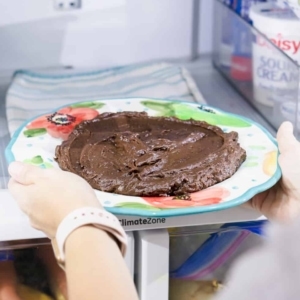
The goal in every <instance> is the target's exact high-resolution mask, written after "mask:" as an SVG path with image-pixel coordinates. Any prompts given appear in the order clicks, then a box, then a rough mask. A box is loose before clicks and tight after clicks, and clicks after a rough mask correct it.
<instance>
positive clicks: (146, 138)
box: [56, 112, 246, 196]
mask: <svg viewBox="0 0 300 300" xmlns="http://www.w3.org/2000/svg"><path fill="white" fill-rule="evenodd" d="M245 159H246V152H245V150H244V149H242V148H241V147H240V146H239V144H238V134H237V132H229V133H224V132H223V131H222V130H221V129H220V128H219V127H217V126H212V125H209V124H207V123H206V122H202V121H194V120H187V121H182V120H179V119H177V118H173V117H172V118H166V117H150V116H148V115H147V114H146V113H144V112H121V113H103V114H100V115H99V116H97V117H96V118H94V119H93V120H89V121H84V122H82V123H80V124H79V125H77V126H76V128H75V129H74V131H73V132H72V133H71V134H70V136H69V138H68V139H67V140H66V141H64V142H63V143H62V144H61V145H59V146H57V148H56V160H57V162H58V164H59V166H60V167H61V168H62V169H63V170H67V171H70V172H73V173H76V174H78V175H80V176H81V177H83V178H85V179H86V180H87V181H88V182H89V183H90V185H91V186H92V187H93V188H95V189H98V190H101V191H104V192H110V193H116V194H123V195H131V196H166V195H170V196H172V195H175V196H176V195H184V194H188V193H192V192H196V191H199V190H202V189H205V188H207V187H209V186H212V185H214V184H216V183H218V182H221V181H223V180H225V179H227V178H229V177H231V176H232V175H233V174H234V173H235V172H236V171H237V169H238V168H239V167H240V165H241V164H242V163H243V161H244V160H245Z"/></svg>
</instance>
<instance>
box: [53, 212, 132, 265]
mask: <svg viewBox="0 0 300 300" xmlns="http://www.w3.org/2000/svg"><path fill="white" fill-rule="evenodd" d="M81 227H83V229H82V230H80V231H79V228H81ZM89 227H94V230H91V229H89V230H88V234H87V236H82V235H81V236H82V238H81V239H80V240H78V243H79V245H81V244H82V243H84V247H87V245H90V243H91V242H92V238H91V235H92V236H93V235H95V234H96V232H97V233H98V235H99V233H100V232H102V234H101V235H102V236H103V235H105V236H106V239H107V237H108V234H109V235H111V236H113V237H114V238H115V240H116V241H117V242H118V245H119V250H120V251H121V253H122V255H125V252H126V246H127V236H126V234H125V231H124V229H123V228H122V226H121V225H120V223H119V220H118V219H117V218H116V217H115V216H114V215H112V214H111V213H109V212H107V211H105V210H102V209H96V208H93V207H82V208H80V209H77V210H74V211H73V212H71V213H70V214H68V215H67V216H66V217H65V218H64V219H63V221H62V222H61V224H60V225H59V227H58V229H57V232H56V236H55V239H53V240H52V246H53V250H54V253H55V256H56V259H57V260H58V263H59V265H60V266H61V267H62V268H64V263H65V247H66V240H67V239H68V238H69V236H70V235H71V234H72V233H74V235H73V236H74V237H76V236H77V234H76V233H75V231H77V233H78V232H82V231H85V230H86V228H89ZM99 229H100V230H99ZM98 238H99V237H98ZM71 240H72V239H71ZM110 240H111V239H110Z"/></svg>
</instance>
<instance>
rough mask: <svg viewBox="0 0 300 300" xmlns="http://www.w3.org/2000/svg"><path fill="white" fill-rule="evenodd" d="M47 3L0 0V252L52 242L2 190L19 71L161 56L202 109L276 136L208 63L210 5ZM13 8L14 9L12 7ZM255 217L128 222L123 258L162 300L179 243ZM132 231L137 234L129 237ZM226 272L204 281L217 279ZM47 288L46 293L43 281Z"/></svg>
mask: <svg viewBox="0 0 300 300" xmlns="http://www.w3.org/2000/svg"><path fill="white" fill-rule="evenodd" d="M54 2H55V1H52V0H47V1H43V4H42V2H41V1H38V0H26V1H25V0H24V1H22V4H20V3H17V1H10V3H9V5H8V4H7V2H6V1H0V11H5V14H4V18H3V19H2V20H1V21H0V53H1V55H0V166H1V167H0V189H1V190H0V198H1V200H2V199H3V202H2V203H1V204H0V216H1V214H3V218H2V219H1V220H2V221H0V226H3V228H4V229H5V230H4V231H3V232H2V233H0V250H1V251H8V250H9V251H15V253H17V254H18V253H22V252H21V250H19V249H25V250H24V255H26V253H27V255H28V256H30V255H31V256H32V255H33V254H32V253H34V252H36V251H37V250H36V249H46V248H47V247H48V248H49V241H48V240H47V239H46V238H45V236H44V235H43V234H42V233H40V232H37V231H35V230H33V229H31V228H30V226H29V224H28V221H27V219H26V218H25V217H24V216H23V214H22V213H20V211H19V210H18V208H17V207H16V205H15V204H13V203H12V202H11V201H12V199H11V197H10V196H9V195H8V192H7V183H8V180H9V176H8V173H7V162H6V159H5V155H4V153H5V148H6V146H7V145H8V143H9V141H10V138H11V137H10V134H9V130H8V124H7V117H6V102H5V99H6V92H7V90H8V88H9V86H10V83H11V80H12V78H13V74H14V72H15V71H17V70H20V69H30V70H34V71H39V72H45V73H49V74H51V73H52V72H54V73H62V74H64V73H68V74H69V73H70V74H72V73H76V72H78V71H82V70H95V69H103V68H111V67H116V66H120V65H130V64H139V63H145V62H168V63H171V64H173V65H178V66H183V67H185V68H186V69H187V70H188V71H189V72H190V74H191V75H192V77H193V79H194V81H195V82H196V85H197V87H198V89H199V90H200V92H201V93H202V95H203V96H204V99H205V100H206V101H207V103H208V104H209V105H212V106H215V107H218V108H220V109H222V110H224V111H230V112H231V113H234V114H239V115H242V116H245V117H247V118H250V119H252V120H253V121H255V122H257V123H259V124H261V125H262V126H264V127H265V128H266V129H267V130H269V132H270V133H271V134H273V135H275V132H276V128H275V126H274V125H271V123H270V122H269V121H267V120H266V119H265V117H264V116H263V114H262V113H261V112H259V111H258V109H257V107H256V108H255V107H254V106H253V104H251V103H250V102H249V101H246V100H245V98H244V96H243V95H242V94H241V92H240V91H237V90H236V88H234V87H233V85H232V82H229V81H228V78H226V76H225V77H224V74H222V72H220V71H219V70H218V69H216V67H215V66H214V61H215V56H214V55H215V52H214V49H213V46H214V45H213V25H214V22H215V19H214V3H215V1H212V0H211V1H206V0H187V1H181V2H176V4H175V3H174V1H171V0H155V1H153V0H143V1H138V0H130V1H125V0H124V1H122V0H114V1H112V0H110V1H108V0H107V1H103V3H101V4H100V3H98V1H96V0H94V1H84V0H83V1H81V2H82V7H81V8H80V9H78V10H72V11H58V10H56V8H55V5H54ZM101 2H102V1H101ZM20 5H21V7H20ZM16 7H18V8H19V9H18V10H17V13H15V12H16V10H15V9H16ZM138 24H142V26H138ZM24 45H26V46H24ZM217 67H218V66H217ZM223 73H224V72H223ZM37 105H38V104H37ZM1 211H2V212H1ZM222 216H223V217H222ZM1 217H2V216H1ZM260 217H261V216H259V215H256V214H252V213H249V212H246V211H243V210H242V209H241V210H240V209H237V210H233V211H232V212H231V213H230V212H218V213H217V214H210V215H209V216H203V218H202V219H201V218H197V216H191V217H189V218H182V219H179V218H178V220H179V221H178V222H177V223H176V222H175V221H174V222H173V221H172V222H173V223H172V226H171V225H170V224H169V223H167V224H166V225H165V226H159V225H157V224H156V225H157V226H150V227H149V228H141V227H139V226H133V227H130V226H129V227H128V228H127V230H128V236H129V251H128V254H127V257H126V262H127V265H128V267H129V269H130V272H131V274H132V276H133V277H135V281H136V285H137V288H138V291H139V295H140V298H141V300H146V299H147V300H148V299H149V300H151V299H155V298H156V299H168V297H169V272H170V267H171V266H172V264H173V263H174V264H175V260H174V262H173V263H172V258H174V255H175V253H177V252H176V251H178V248H177V250H176V249H175V248H176V246H174V245H175V244H176V243H177V244H178V243H179V244H182V243H187V240H189V242H190V241H191V240H198V242H199V241H201V237H203V239H202V241H203V240H205V239H206V238H207V236H209V235H210V234H213V233H216V232H218V229H219V227H220V226H221V225H211V224H216V223H221V224H223V223H228V222H231V221H232V222H233V221H243V220H247V221H249V220H256V219H258V218H260ZM217 220H218V221H217ZM200 224H204V225H206V226H208V227H192V228H191V227H186V228H185V229H183V230H181V231H180V230H177V231H176V230H175V229H174V230H173V231H172V230H167V229H166V228H167V227H180V226H187V225H189V226H191V225H200ZM207 224H209V225H207ZM162 227H165V228H164V229H163V228H162ZM140 229H147V230H140ZM148 229H149V230H148ZM131 231H135V232H134V234H133V233H132V232H131ZM224 234H225V233H224ZM204 236H205V237H204ZM189 242H188V243H189ZM199 243H200V242H199ZM198 246H199V244H197V243H195V246H194V248H193V249H191V250H190V251H191V252H190V253H187V254H186V255H187V256H188V255H191V254H192V253H193V252H195V251H196V249H197V247H198ZM18 251H19V252H18ZM26 251H27V252H26ZM45 252H46V250H45ZM241 252H243V251H241ZM0 253H1V252H0ZM3 253H4V252H3ZM24 257H25V256H24ZM32 257H33V256H32ZM32 257H31V258H32ZM169 259H170V260H169ZM28 261H29V259H28ZM153 261H157V263H155V264H153ZM183 262H184V258H182V261H181V263H183ZM230 264H231V261H230ZM173 267H174V268H175V265H174V266H173ZM176 267H179V265H177V266H176ZM0 271H1V262H0ZM171 271H172V270H171ZM225 273H226V272H225V271H224V272H223V273H222V276H221V275H220V277H219V278H218V276H215V275H214V276H211V277H210V278H208V279H206V280H208V281H210V282H211V281H212V280H217V281H218V280H220V281H223V279H224V276H225V275H224V274H225ZM29 277H30V276H29ZM45 286H46V284H45ZM210 287H211V286H210ZM214 288H215V286H213V289H214ZM47 289H48V290H47ZM44 291H45V292H48V294H49V295H50V296H51V292H49V287H47V288H45V290H44ZM52 296H53V295H52ZM171 300H173V299H171ZM174 300H175V298H174ZM176 300H177V299H176Z"/></svg>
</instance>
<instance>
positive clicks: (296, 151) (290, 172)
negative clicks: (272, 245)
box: [247, 122, 300, 221]
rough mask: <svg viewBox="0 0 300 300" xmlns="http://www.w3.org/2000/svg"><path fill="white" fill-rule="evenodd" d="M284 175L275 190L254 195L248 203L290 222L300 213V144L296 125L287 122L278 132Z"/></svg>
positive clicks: (274, 218)
mask: <svg viewBox="0 0 300 300" xmlns="http://www.w3.org/2000/svg"><path fill="white" fill-rule="evenodd" d="M277 141H278V148H279V152H280V155H279V157H278V162H279V165H280V167H281V171H282V178H281V179H280V181H279V182H278V183H277V184H276V185H275V186H273V187H272V188H271V189H269V190H267V191H265V192H263V193H260V194H258V195H256V196H254V197H253V198H252V199H251V200H250V201H249V202H247V205H250V206H251V207H252V208H254V209H256V210H258V211H259V212H261V213H262V214H264V215H265V216H266V217H267V218H269V219H273V220H277V221H289V220H292V219H293V218H295V217H297V216H298V215H299V214H300V143H299V142H298V141H297V140H296V138H295V137H294V135H293V125H292V124H291V123H290V122H284V123H282V125H281V126H280V128H279V130H278V132H277Z"/></svg>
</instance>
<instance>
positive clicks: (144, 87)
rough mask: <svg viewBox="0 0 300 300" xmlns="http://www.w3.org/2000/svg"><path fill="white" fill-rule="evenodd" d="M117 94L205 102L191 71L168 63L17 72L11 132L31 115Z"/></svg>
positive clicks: (9, 107)
mask: <svg viewBox="0 0 300 300" xmlns="http://www.w3.org/2000/svg"><path fill="white" fill-rule="evenodd" d="M105 97H107V98H113V97H153V98H164V99H174V100H186V101H193V102H195V101H196V102H199V103H205V101H204V99H203V96H202V95H201V93H200V92H199V90H198V88H197V86H196V84H195V82H194V80H193V79H192V77H191V76H190V74H189V72H188V71H187V70H186V69H184V68H182V67H178V66H173V65H171V64H167V63H155V64H144V65H134V66H125V67H116V68H111V69H106V70H97V71H89V72H81V73H76V74H74V72H70V71H64V72H57V71H52V72H49V70H48V71H47V72H42V71H39V72H33V71H18V72H16V73H15V75H14V78H13V80H12V83H11V86H10V88H9V89H8V92H7V96H6V116H7V120H8V127H9V132H10V134H11V135H12V134H13V133H14V131H15V130H16V129H17V128H18V127H19V126H20V125H22V124H23V123H24V121H26V120H27V119H29V118H32V117H34V116H36V115H40V114H43V113H48V112H50V111H53V110H54V109H55V108H57V107H60V106H63V105H68V104H70V103H74V102H77V101H78V102H80V101H85V100H86V101H89V100H96V99H99V98H105Z"/></svg>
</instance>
